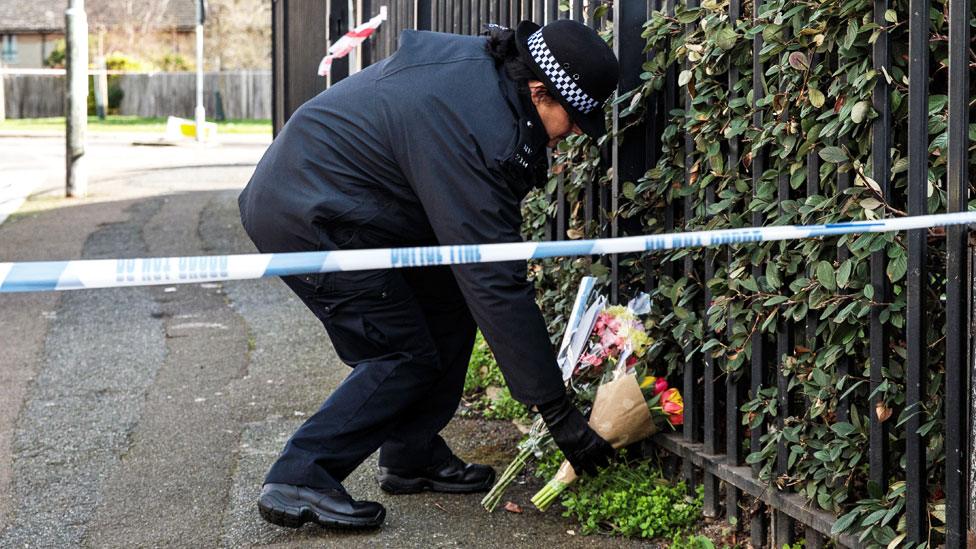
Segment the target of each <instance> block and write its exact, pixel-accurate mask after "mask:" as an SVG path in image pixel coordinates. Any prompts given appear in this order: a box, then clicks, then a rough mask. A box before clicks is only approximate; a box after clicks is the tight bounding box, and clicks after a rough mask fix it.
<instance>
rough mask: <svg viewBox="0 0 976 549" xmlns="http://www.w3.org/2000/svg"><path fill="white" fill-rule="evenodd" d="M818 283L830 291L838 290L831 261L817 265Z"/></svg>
mask: <svg viewBox="0 0 976 549" xmlns="http://www.w3.org/2000/svg"><path fill="white" fill-rule="evenodd" d="M817 281H819V282H820V284H822V285H823V287H824V288H826V289H828V290H836V289H837V280H836V279H835V277H834V266H833V265H831V264H830V262H829V261H821V262H820V263H817Z"/></svg>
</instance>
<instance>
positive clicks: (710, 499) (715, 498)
mask: <svg viewBox="0 0 976 549" xmlns="http://www.w3.org/2000/svg"><path fill="white" fill-rule="evenodd" d="M717 181H718V180H716V182H715V183H712V184H710V185H709V186H708V187H707V188H706V189H705V218H706V219H708V218H710V217H711V214H709V210H708V209H709V208H710V207H711V206H712V204H714V203H715V185H716V184H717ZM718 250H719V248H715V247H709V248H706V249H705V264H704V266H703V275H704V276H703V279H702V281H703V284H702V290H703V293H704V299H703V303H702V304H701V306H700V307H699V309H700V311H702V316H703V317H704V318H705V322H706V323H707V322H708V320H707V319H708V314H707V312H706V311H707V310H708V308H709V307H710V306H711V303H712V291H711V290H710V289H709V287H708V281H710V280H711V279H713V278H715V262H716V261H717V258H718ZM709 332H710V330H706V331H705V333H709ZM701 361H702V369H703V372H704V375H703V385H704V390H703V395H702V406H701V408H702V427H703V429H704V432H703V435H704V436H703V441H704V445H705V447H704V450H705V453H706V454H709V455H716V454H718V453H719V452H720V451H719V432H718V427H719V402H718V400H719V399H718V396H719V395H718V391H717V388H716V378H717V377H718V370H719V365H718V364H716V359H715V357H713V356H712V353H711V351H709V352H706V353H702V357H701ZM702 484H703V485H704V501H703V506H702V513H703V514H704V515H705V516H706V517H709V518H715V517H717V516H718V515H719V504H720V499H721V495H720V493H719V482H718V477H716V476H715V475H713V474H711V473H709V472H707V471H704V472H702Z"/></svg>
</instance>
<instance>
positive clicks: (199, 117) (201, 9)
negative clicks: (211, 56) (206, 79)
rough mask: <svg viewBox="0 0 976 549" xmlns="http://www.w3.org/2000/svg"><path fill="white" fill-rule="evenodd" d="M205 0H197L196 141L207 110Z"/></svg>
mask: <svg viewBox="0 0 976 549" xmlns="http://www.w3.org/2000/svg"><path fill="white" fill-rule="evenodd" d="M204 1H205V0H197V108H196V110H195V111H194V112H193V118H194V120H196V124H197V132H196V133H197V142H202V141H203V125H204V123H205V122H206V116H207V111H206V109H204V107H203V22H204V19H205V18H206V7H205V6H204Z"/></svg>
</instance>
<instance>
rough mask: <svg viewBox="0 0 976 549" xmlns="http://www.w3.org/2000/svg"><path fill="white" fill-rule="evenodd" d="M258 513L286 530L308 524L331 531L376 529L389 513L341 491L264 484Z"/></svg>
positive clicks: (374, 504) (373, 503) (381, 507)
mask: <svg viewBox="0 0 976 549" xmlns="http://www.w3.org/2000/svg"><path fill="white" fill-rule="evenodd" d="M258 510H259V511H261V516H262V517H263V518H264V520H266V521H268V522H270V523H272V524H277V525H278V526H285V527H287V528H298V527H299V526H301V525H303V524H305V523H306V522H314V523H315V524H318V525H319V526H325V527H329V528H344V529H361V528H376V527H378V526H379V525H381V524H383V519H384V518H386V509H384V508H383V506H382V505H380V504H379V503H376V502H375V501H356V500H354V499H352V497H351V496H350V495H349V494H347V493H345V492H342V491H339V490H327V489H321V490H313V489H312V488H306V487H304V486H292V485H291V484H265V485H264V488H263V489H262V490H261V497H260V498H258Z"/></svg>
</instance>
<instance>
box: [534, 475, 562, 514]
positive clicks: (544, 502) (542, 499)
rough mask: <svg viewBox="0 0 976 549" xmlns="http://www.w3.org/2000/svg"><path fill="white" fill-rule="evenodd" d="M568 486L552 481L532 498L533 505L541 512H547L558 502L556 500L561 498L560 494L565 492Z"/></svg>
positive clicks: (558, 481)
mask: <svg viewBox="0 0 976 549" xmlns="http://www.w3.org/2000/svg"><path fill="white" fill-rule="evenodd" d="M567 486H568V484H566V483H565V482H562V481H560V480H556V479H552V480H550V481H549V482H547V483H546V485H545V486H543V487H542V489H541V490H539V491H538V492H536V494H535V495H534V496H532V504H533V505H535V506H536V508H538V509H539V510H540V511H545V510H546V509H548V508H549V506H550V505H552V503H553V502H554V501H556V498H558V497H559V494H562V493H563V490H565V489H566V487H567Z"/></svg>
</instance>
